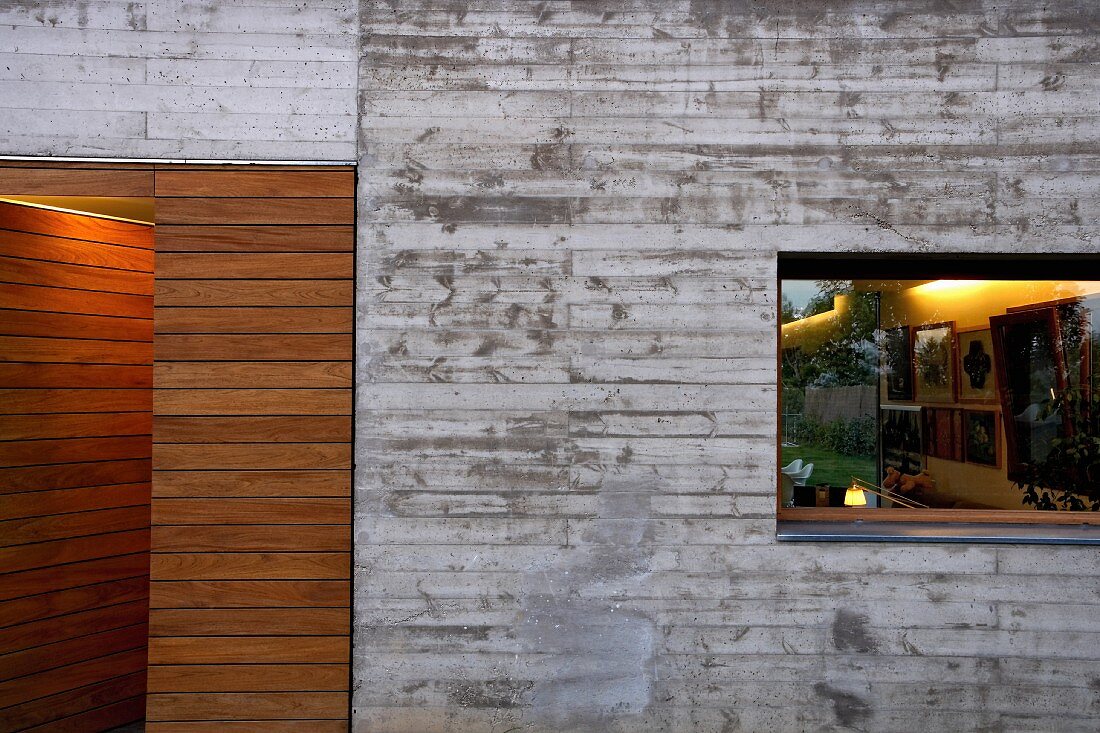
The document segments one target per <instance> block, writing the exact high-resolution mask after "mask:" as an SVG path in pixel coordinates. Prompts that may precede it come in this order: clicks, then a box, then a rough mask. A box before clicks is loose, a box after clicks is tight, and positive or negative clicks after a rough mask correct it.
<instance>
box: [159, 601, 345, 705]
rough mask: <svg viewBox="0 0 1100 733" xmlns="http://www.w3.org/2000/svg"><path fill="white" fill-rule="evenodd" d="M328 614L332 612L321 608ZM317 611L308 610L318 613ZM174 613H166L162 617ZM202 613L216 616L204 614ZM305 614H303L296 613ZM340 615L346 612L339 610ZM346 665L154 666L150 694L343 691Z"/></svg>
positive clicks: (220, 664) (219, 664)
mask: <svg viewBox="0 0 1100 733" xmlns="http://www.w3.org/2000/svg"><path fill="white" fill-rule="evenodd" d="M319 610H324V611H328V610H329V609H319ZM316 612H317V611H309V613H316ZM168 613H173V612H171V611H164V612H162V615H163V614H168ZM203 613H217V612H216V611H204V612H203ZM294 613H303V611H297V610H296V611H294ZM337 613H343V612H342V611H337ZM347 689H348V665H346V664H305V665H302V664H257V663H248V664H226V663H221V662H219V663H218V664H193V665H173V666H171V667H159V666H154V667H153V668H151V669H150V670H149V692H163V691H168V690H171V691H173V692H244V691H257V692H284V691H285V692H294V691H298V690H312V691H315V692H320V691H330V692H344V691H346V690H347Z"/></svg>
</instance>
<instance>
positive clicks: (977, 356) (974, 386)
mask: <svg viewBox="0 0 1100 733" xmlns="http://www.w3.org/2000/svg"><path fill="white" fill-rule="evenodd" d="M955 361H956V364H955V373H956V374H958V375H959V391H958V400H959V402H968V403H979V404H996V403H997V370H996V365H995V364H994V363H993V331H992V330H991V329H989V328H985V327H983V328H971V329H967V330H965V331H958V332H956V334H955Z"/></svg>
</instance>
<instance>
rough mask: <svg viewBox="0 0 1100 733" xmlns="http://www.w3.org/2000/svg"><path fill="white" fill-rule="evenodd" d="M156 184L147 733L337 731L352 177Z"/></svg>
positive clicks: (283, 175) (222, 178)
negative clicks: (178, 731)
mask: <svg viewBox="0 0 1100 733" xmlns="http://www.w3.org/2000/svg"><path fill="white" fill-rule="evenodd" d="M155 185H156V188H157V194H158V199H157V215H158V222H159V223H160V224H161V229H160V230H159V232H158V233H159V234H160V235H161V236H159V237H158V244H157V257H156V270H157V284H156V288H155V295H154V300H155V303H156V313H155V322H154V333H155V337H154V338H155V341H156V348H155V351H154V355H155V359H156V364H155V365H154V384H155V387H156V389H155V390H154V391H155V397H154V404H153V409H154V421H153V440H154V448H153V451H154V453H153V455H154V457H153V465H154V469H155V470H154V472H153V496H154V499H153V515H154V516H153V523H154V527H153V530H152V547H153V556H152V565H151V568H152V578H153V582H152V585H151V589H150V606H151V608H152V610H151V612H150V622H151V624H153V634H154V638H153V639H152V646H151V651H150V665H151V666H150V673H149V675H150V676H149V679H150V682H151V684H152V685H153V689H154V690H155V692H154V693H153V694H151V695H150V696H149V704H148V718H149V721H150V723H149V730H150V731H156V730H168V731H171V730H174V729H175V728H174V727H173V726H176V727H178V726H185V727H187V728H188V729H189V730H191V729H193V730H203V729H205V728H207V726H212V725H214V724H215V722H216V725H217V726H218V728H217V729H218V730H237V729H240V730H250V729H256V730H264V731H278V730H281V728H280V726H281V725H282V724H283V723H286V722H288V721H291V720H295V719H298V720H302V721H303V722H307V721H308V725H309V726H311V727H310V728H309V730H320V731H325V730H326V728H324V727H322V728H317V727H315V724H317V723H320V722H322V720H321V719H325V718H330V719H331V720H330V722H331V723H334V724H336V725H337V726H338V727H339V729H340V730H344V729H346V719H347V703H348V700H347V696H346V690H347V689H348V682H347V674H348V672H349V669H348V667H347V666H346V665H347V662H348V660H349V655H350V643H349V633H350V626H349V620H350V619H349V616H350V610H349V608H348V607H349V605H350V603H351V581H350V576H351V556H350V552H349V551H350V546H351V526H350V524H351V511H350V507H351V502H350V493H351V465H352V459H351V443H350V441H351V436H352V425H351V413H352V402H353V397H352V386H353V365H352V359H353V355H354V345H353V337H352V332H353V330H354V318H355V315H354V310H353V305H354V297H355V295H354V227H353V224H354V209H355V205H354V171H353V169H350V168H344V169H328V170H289V171H280V170H272V169H258V168H252V167H250V168H248V169H236V170H234V169H224V168H223V169H217V170H213V169H209V168H202V169H180V168H178V167H174V168H173V167H168V168H164V169H158V170H157V173H156V184H155ZM254 665H258V667H256V666H254ZM237 668H240V669H241V674H238V675H235V676H226V675H225V674H224V671H225V670H226V669H237ZM257 668H259V669H263V670H264V671H265V672H267V674H264V675H257V674H255V669H257ZM318 685H320V686H318ZM317 695H321V697H316V696H317ZM172 721H175V722H172ZM182 721H191V722H190V723H184V722H182ZM232 721H241V724H240V725H232ZM261 721H262V722H261ZM192 726H198V728H192ZM227 726H228V727H227ZM288 730H290V729H288Z"/></svg>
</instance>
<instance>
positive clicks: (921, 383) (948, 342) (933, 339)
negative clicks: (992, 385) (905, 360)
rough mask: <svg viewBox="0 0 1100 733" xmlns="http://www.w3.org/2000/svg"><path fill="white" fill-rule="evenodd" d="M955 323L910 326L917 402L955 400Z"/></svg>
mask: <svg viewBox="0 0 1100 733" xmlns="http://www.w3.org/2000/svg"><path fill="white" fill-rule="evenodd" d="M957 381H958V380H957V379H956V378H955V323H954V321H946V322H943V323H929V324H926V325H923V326H917V327H915V328H914V329H913V386H914V398H915V400H916V401H917V402H944V403H953V402H955V386H956V382H957Z"/></svg>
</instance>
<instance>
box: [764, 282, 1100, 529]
mask: <svg viewBox="0 0 1100 733" xmlns="http://www.w3.org/2000/svg"><path fill="white" fill-rule="evenodd" d="M780 288H781V293H782V300H781V302H782V306H781V324H782V325H781V346H780V349H781V354H780V364H781V369H780V372H781V373H780V380H781V392H780V399H781V422H780V425H781V442H782V448H781V457H780V458H781V460H780V471H779V479H780V482H779V483H780V501H781V503H782V504H783V505H784V506H817V507H822V506H837V507H840V506H845V505H846V504H847V505H849V506H864V504H863V503H862V502H864V501H865V502H866V504H865V506H866V507H869V508H875V507H879V508H907V507H908V508H916V509H920V508H933V509H939V508H947V509H1016V510H1019V509H1061V510H1086V509H1100V429H1098V424H1097V423H1098V420H1100V409H1098V408H1100V404H1098V400H1100V391H1098V390H1097V389H1096V388H1095V387H1096V386H1098V385H1097V384H1096V376H1095V375H1094V370H1093V364H1094V363H1097V354H1096V350H1097V348H1098V345H1100V333H1097V329H1098V328H1100V322H1098V320H1100V319H1098V318H1097V317H1096V315H1095V312H1096V309H1097V308H1098V307H1100V281H1054V280H1030V281H1027V280H791V279H787V280H783V281H781V283H780ZM853 485H854V487H855V490H849V489H852V487H853Z"/></svg>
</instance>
